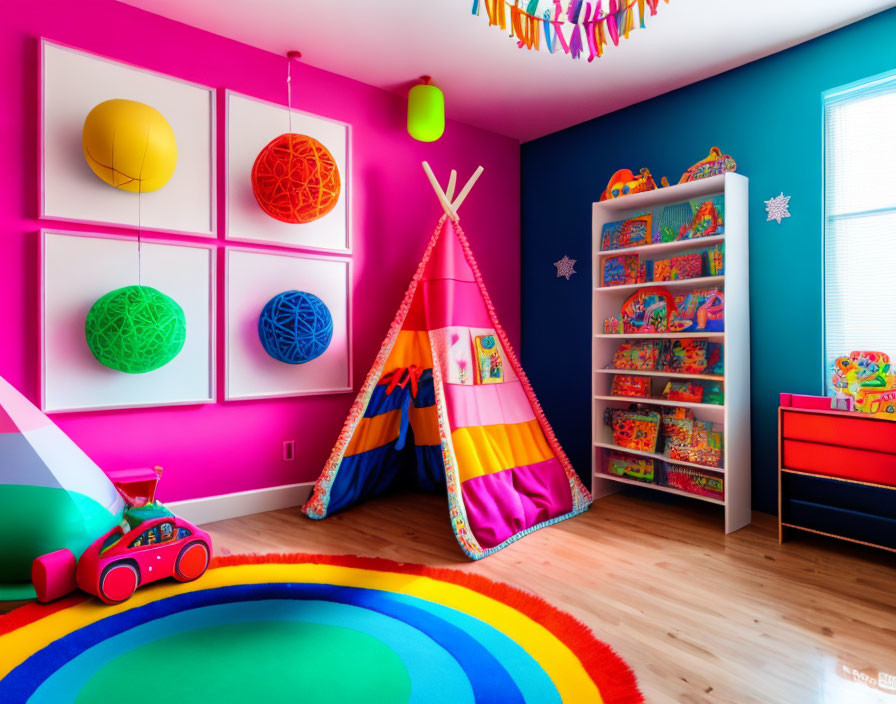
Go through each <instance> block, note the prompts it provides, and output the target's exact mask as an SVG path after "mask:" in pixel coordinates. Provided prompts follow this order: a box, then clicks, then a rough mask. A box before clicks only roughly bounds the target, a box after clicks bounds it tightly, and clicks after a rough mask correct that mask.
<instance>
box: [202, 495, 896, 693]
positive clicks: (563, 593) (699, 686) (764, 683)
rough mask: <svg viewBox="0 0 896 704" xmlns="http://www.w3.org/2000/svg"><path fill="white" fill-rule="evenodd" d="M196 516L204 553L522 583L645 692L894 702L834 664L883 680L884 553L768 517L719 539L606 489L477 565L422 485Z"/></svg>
mask: <svg viewBox="0 0 896 704" xmlns="http://www.w3.org/2000/svg"><path fill="white" fill-rule="evenodd" d="M204 527H205V528H206V529H208V530H209V532H210V533H211V534H212V536H213V538H214V540H215V552H216V553H217V554H227V553H245V552H259V553H264V552H310V553H332V554H356V555H366V556H376V557H386V558H390V559H393V560H399V561H404V562H419V563H423V564H426V565H432V566H439V567H456V568H458V569H461V570H467V571H471V572H477V573H479V574H482V575H485V576H488V577H490V578H492V579H496V580H500V581H504V582H507V583H509V584H512V585H514V586H516V587H520V588H522V589H526V590H528V591H531V592H533V593H535V594H538V595H540V596H543V597H545V598H546V599H548V600H549V601H551V602H552V603H554V604H555V605H557V606H559V607H561V608H563V609H566V610H567V611H569V612H571V613H572V614H574V615H575V616H576V617H578V618H579V619H581V620H582V621H583V622H585V623H586V624H588V625H589V626H590V627H591V628H592V629H593V630H594V632H595V633H596V634H597V636H598V638H600V639H601V640H604V641H606V642H607V643H609V644H610V645H612V646H613V647H614V648H615V649H616V650H617V651H618V652H619V653H620V655H622V657H624V658H625V659H626V660H627V661H628V662H629V664H630V665H631V666H632V667H633V668H634V670H635V672H636V674H637V676H638V679H639V682H640V685H641V688H642V691H643V692H644V694H645V696H646V698H647V701H648V702H649V703H650V704H673V703H674V704H684V703H687V704H691V703H697V702H712V703H713V704H715V703H718V702H731V703H733V704H779V703H780V704H821V703H824V704H870V703H872V702H885V703H889V704H896V691H894V692H893V693H892V694H884V693H881V692H880V691H879V690H876V689H872V688H871V687H869V686H868V685H866V684H863V683H861V682H859V683H856V682H854V681H853V677H852V675H850V676H849V679H846V678H844V677H843V676H841V673H842V672H843V668H844V667H846V668H848V669H849V670H850V671H852V670H856V671H863V672H864V673H865V674H866V675H870V676H872V677H874V678H875V679H876V678H877V677H878V672H881V671H882V672H885V673H891V674H893V675H894V679H896V556H893V555H890V554H887V553H884V552H878V551H873V550H870V549H859V550H858V551H856V550H855V549H853V548H851V547H845V546H843V545H841V544H839V543H836V542H833V541H829V540H823V539H819V538H814V537H807V538H798V539H796V540H793V541H791V542H788V543H785V544H784V545H783V546H779V545H778V543H777V527H776V523H775V520H774V518H772V517H771V516H766V515H762V514H756V515H755V523H754V524H753V525H752V526H749V527H747V528H745V529H743V530H741V531H738V532H737V533H733V534H731V535H729V536H725V535H724V534H723V532H722V519H721V513H720V512H718V511H717V509H716V508H715V507H711V506H704V505H702V504H698V505H696V506H694V505H691V504H690V503H689V504H688V505H687V508H683V507H682V506H674V505H671V506H670V505H664V504H660V503H656V502H653V501H650V500H644V499H641V498H636V497H633V496H623V495H614V496H610V497H607V498H605V499H602V500H601V501H599V502H597V503H596V504H595V505H594V507H593V508H592V509H591V510H590V511H589V512H588V513H586V514H585V515H583V516H580V517H577V518H574V519H572V520H570V521H566V522H564V523H561V524H559V525H557V526H553V527H550V528H546V529H544V530H540V531H537V532H535V533H533V534H531V535H529V536H527V537H526V538H524V539H523V540H521V541H519V542H517V543H515V544H514V545H512V546H511V547H509V548H507V549H505V550H502V551H501V552H499V553H497V554H495V555H493V556H491V557H487V558H485V559H484V560H481V561H479V562H475V563H474V562H470V561H469V560H467V559H466V558H465V557H464V555H463V554H462V553H461V551H460V548H459V547H458V546H457V543H456V542H455V540H454V536H453V534H452V532H451V527H450V525H449V523H448V516H447V505H446V502H445V499H444V498H439V497H433V496H421V495H404V496H395V497H389V498H386V499H379V500H376V501H373V502H370V503H368V504H365V505H363V506H360V507H357V508H354V509H352V510H350V511H348V512H347V513H343V514H340V515H337V516H334V517H332V518H328V519H326V520H324V521H311V520H308V519H306V518H304V517H302V516H300V515H299V514H298V512H297V511H295V510H283V511H272V512H269V513H263V514H258V515H255V516H248V517H244V518H236V519H231V520H228V521H221V522H219V523H213V524H210V525H206V526H204ZM844 674H845V673H844ZM894 684H896V682H894Z"/></svg>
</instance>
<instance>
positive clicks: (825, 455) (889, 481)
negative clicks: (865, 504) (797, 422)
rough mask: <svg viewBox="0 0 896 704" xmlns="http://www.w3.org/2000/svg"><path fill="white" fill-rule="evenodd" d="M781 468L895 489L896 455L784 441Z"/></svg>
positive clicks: (798, 441)
mask: <svg viewBox="0 0 896 704" xmlns="http://www.w3.org/2000/svg"><path fill="white" fill-rule="evenodd" d="M781 466H782V467H783V468H784V469H796V470H800V471H802V472H811V473H812V474H823V475H826V476H831V477H841V478H843V479H854V480H856V481H861V482H873V483H875V484H886V485H888V486H896V455H891V454H887V453H884V452H871V451H869V450H860V449H856V448H852V447H842V446H839V445H823V444H821V443H814V442H803V441H801V440H787V439H784V440H782V441H781Z"/></svg>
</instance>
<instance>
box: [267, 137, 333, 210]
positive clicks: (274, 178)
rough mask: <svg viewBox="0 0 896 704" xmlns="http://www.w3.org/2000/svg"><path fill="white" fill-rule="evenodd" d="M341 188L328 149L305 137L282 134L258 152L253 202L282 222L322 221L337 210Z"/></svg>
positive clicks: (312, 138)
mask: <svg viewBox="0 0 896 704" xmlns="http://www.w3.org/2000/svg"><path fill="white" fill-rule="evenodd" d="M341 189H342V184H341V182H340V179H339V168H338V167H337V166H336V160H335V159H334V158H333V155H332V154H330V150H329V149H327V148H326V147H325V146H324V145H323V144H321V143H320V142H318V141H317V140H316V139H314V137H309V136H307V135H304V134H281V135H280V136H279V137H277V138H276V139H274V140H272V141H271V142H270V143H269V144H268V145H267V146H266V147H265V148H264V149H262V150H261V152H260V153H259V154H258V156H257V157H256V159H255V164H253V166H252V192H253V193H254V194H255V200H257V201H258V204H259V205H260V206H261V209H262V210H264V212H266V213H267V214H268V215H270V216H271V217H272V218H275V219H277V220H280V221H281V222H288V223H291V224H300V223H308V222H312V221H313V220H317V219H318V218H322V217H323V216H324V215H326V214H327V213H329V212H330V211H331V210H332V209H333V208H335V207H336V202H337V201H338V200H339V191H340V190H341Z"/></svg>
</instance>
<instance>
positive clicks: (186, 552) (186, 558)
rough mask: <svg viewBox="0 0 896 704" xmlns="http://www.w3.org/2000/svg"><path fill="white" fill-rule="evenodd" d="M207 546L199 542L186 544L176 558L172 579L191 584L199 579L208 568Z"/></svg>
mask: <svg viewBox="0 0 896 704" xmlns="http://www.w3.org/2000/svg"><path fill="white" fill-rule="evenodd" d="M208 561H209V554H208V545H206V544H205V543H204V542H203V541H201V540H194V541H193V542H192V543H188V544H187V545H185V546H184V547H183V549H182V550H181V551H180V555H178V556H177V562H175V563H174V578H175V579H177V580H179V581H181V582H192V581H193V580H194V579H199V578H200V577H201V576H202V575H203V573H204V572H205V570H206V568H207V567H208Z"/></svg>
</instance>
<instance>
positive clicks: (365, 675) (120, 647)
mask: <svg viewBox="0 0 896 704" xmlns="http://www.w3.org/2000/svg"><path fill="white" fill-rule="evenodd" d="M113 698H114V699H115V700H120V701H127V702H128V704H158V702H160V701H170V702H178V703H197V704H198V703H204V702H215V703H216V704H225V703H228V702H255V701H259V702H287V701H301V702H303V704H358V703H360V702H363V703H364V704H439V703H441V702H445V703H446V704H447V703H449V702H450V704H474V703H475V704H483V703H489V704H491V703H494V704H523V703H528V704H559V703H561V702H567V703H572V702H582V703H585V702H587V704H600V703H601V702H604V703H605V704H640V703H641V702H643V699H642V697H641V694H640V693H639V691H638V688H637V684H636V682H635V677H634V674H633V673H632V671H631V669H629V667H628V666H627V665H626V664H625V663H624V662H623V661H622V660H621V659H620V658H619V656H617V655H616V654H615V653H614V652H613V651H612V650H611V649H610V647H609V646H607V645H606V644H604V643H602V642H600V641H599V640H597V639H596V638H595V637H594V636H593V634H592V633H591V631H590V630H589V629H588V628H587V627H585V626H584V625H583V624H581V623H580V622H578V621H576V620H575V619H574V618H573V617H572V616H570V615H569V614H566V613H564V612H562V611H559V610H558V609H556V608H554V607H553V606H551V605H549V604H547V603H546V602H545V601H543V600H541V599H539V598H537V597H534V596H531V595H529V594H527V593H525V592H522V591H519V590H517V589H514V588H512V587H508V586H506V585H503V584H498V583H496V582H492V581H490V580H487V579H485V578H483V577H479V576H477V575H471V574H468V573H463V572H458V571H455V570H447V569H436V568H429V567H424V566H422V565H409V564H400V563H395V562H390V561H387V560H379V559H371V558H359V557H333V556H324V555H289V556H283V555H269V556H265V557H258V556H247V557H240V556H232V557H225V558H217V559H216V560H215V561H214V564H213V567H212V568H211V569H209V570H208V572H206V574H205V575H204V576H203V577H202V578H201V579H199V580H197V581H196V582H192V583H188V584H180V583H174V582H172V583H166V582H160V583H156V584H153V585H148V586H147V587H146V588H144V589H139V590H138V591H137V592H136V593H135V594H134V596H133V597H131V599H130V600H128V601H127V602H125V603H123V604H119V605H117V606H106V605H104V604H102V603H100V602H99V601H98V600H96V599H92V598H91V599H88V598H85V597H84V596H83V595H78V596H72V597H68V598H66V599H63V600H60V601H59V602H56V603H53V604H49V605H39V604H36V603H35V604H30V605H27V606H24V607H21V608H19V609H17V610H15V611H13V612H11V613H9V614H7V615H6V616H2V617H0V702H3V703H4V704H18V703H19V702H22V703H24V702H29V703H31V704H51V703H52V704H63V703H65V702H74V703H75V704H105V703H106V702H108V701H110V700H111V699H113Z"/></svg>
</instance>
